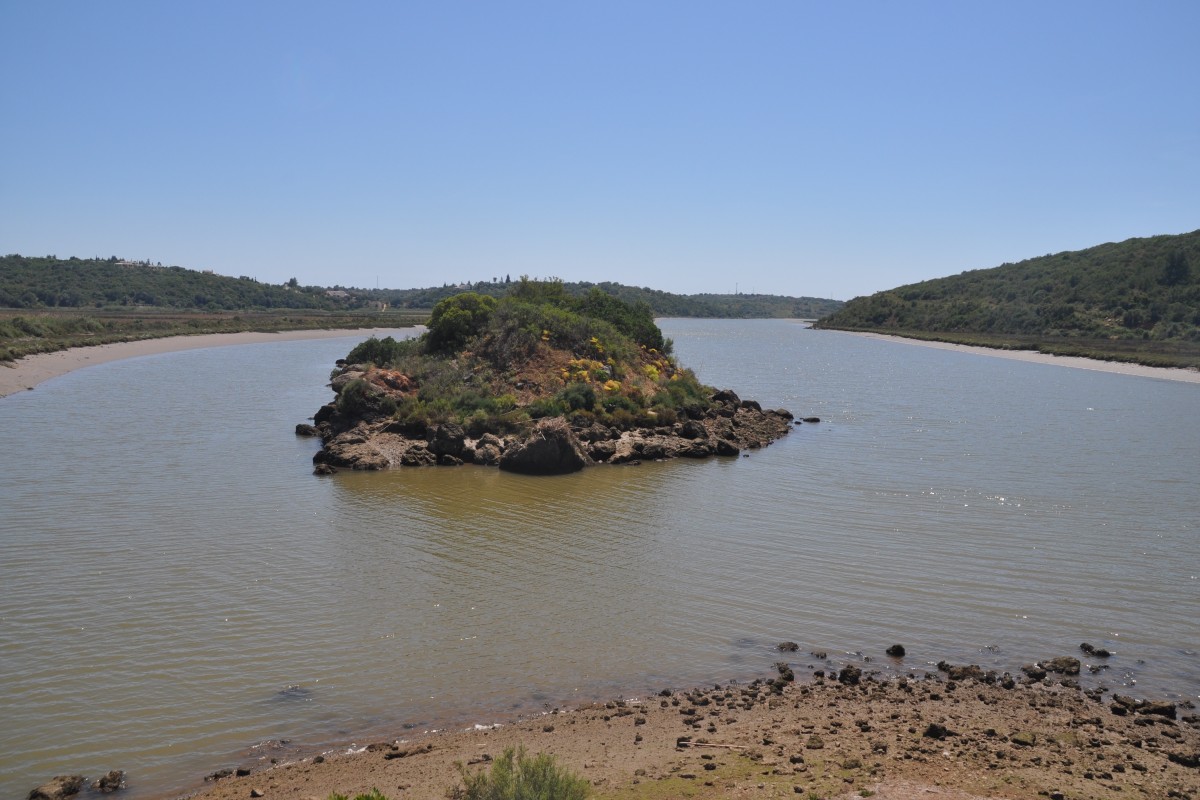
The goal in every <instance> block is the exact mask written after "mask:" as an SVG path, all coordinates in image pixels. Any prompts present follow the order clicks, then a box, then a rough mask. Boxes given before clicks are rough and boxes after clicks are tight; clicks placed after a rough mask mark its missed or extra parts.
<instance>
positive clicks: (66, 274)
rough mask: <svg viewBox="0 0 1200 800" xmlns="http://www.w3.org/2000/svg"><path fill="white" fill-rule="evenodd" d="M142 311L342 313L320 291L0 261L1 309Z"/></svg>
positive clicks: (48, 261) (157, 269) (111, 266)
mask: <svg viewBox="0 0 1200 800" xmlns="http://www.w3.org/2000/svg"><path fill="white" fill-rule="evenodd" d="M128 306H146V307H152V308H173V309H193V310H198V311H241V310H246V309H273V308H295V309H311V310H326V311H333V310H345V309H347V308H349V307H351V306H352V304H351V303H349V302H347V300H346V299H345V298H342V297H340V296H337V295H334V296H330V295H328V294H327V293H326V290H325V289H324V288H322V287H320V286H299V285H297V284H294V283H291V284H284V285H281V286H275V285H272V284H267V283H259V282H258V281H256V280H254V279H253V278H249V277H244V276H243V277H241V278H230V277H228V276H225V275H217V274H215V273H212V272H201V271H197V270H192V269H185V268H183V267H164V266H161V265H151V264H149V263H148V262H131V261H125V260H122V259H118V258H117V257H116V256H113V257H111V258H107V259H78V258H68V259H60V258H56V257H54V256H45V257H27V256H20V255H7V256H2V257H0V307H4V308H20V309H29V310H45V309H56V308H112V307H128Z"/></svg>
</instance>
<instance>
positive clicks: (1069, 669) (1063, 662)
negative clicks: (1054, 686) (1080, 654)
mask: <svg viewBox="0 0 1200 800" xmlns="http://www.w3.org/2000/svg"><path fill="white" fill-rule="evenodd" d="M1042 666H1043V667H1045V668H1046V671H1047V672H1058V673H1061V674H1063V675H1078V674H1079V659H1078V658H1075V657H1074V656H1059V657H1058V658H1052V659H1050V660H1049V661H1043V662H1042Z"/></svg>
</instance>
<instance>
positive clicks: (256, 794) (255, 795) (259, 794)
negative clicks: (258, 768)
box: [250, 789, 263, 797]
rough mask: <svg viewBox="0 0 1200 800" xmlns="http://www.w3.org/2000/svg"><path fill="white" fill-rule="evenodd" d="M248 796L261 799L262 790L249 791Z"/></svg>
mask: <svg viewBox="0 0 1200 800" xmlns="http://www.w3.org/2000/svg"><path fill="white" fill-rule="evenodd" d="M250 796H251V797H262V796H263V790H262V789H251V790H250Z"/></svg>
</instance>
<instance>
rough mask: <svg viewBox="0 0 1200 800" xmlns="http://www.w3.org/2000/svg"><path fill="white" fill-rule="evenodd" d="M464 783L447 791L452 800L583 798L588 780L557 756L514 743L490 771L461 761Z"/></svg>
mask: <svg viewBox="0 0 1200 800" xmlns="http://www.w3.org/2000/svg"><path fill="white" fill-rule="evenodd" d="M458 769H459V771H460V772H461V773H462V779H463V784H464V785H463V786H461V787H455V788H453V789H451V790H450V791H449V792H448V793H447V797H448V798H450V800H583V798H585V797H587V796H588V790H589V788H590V787H589V785H588V782H587V781H586V780H585V779H583V778H580V777H578V776H577V775H575V774H574V773H572V772H571V771H570V770H568V769H566V768H565V767H561V766H559V765H558V764H557V763H556V762H555V759H554V756H551V755H548V754H546V753H540V754H538V755H536V756H528V755H526V754H525V748H524V747H522V748H520V749H519V750H516V751H514V750H513V749H512V748H511V747H510V748H508V749H507V750H505V751H504V754H503V755H501V756H500V757H499V758H497V759H496V760H495V761H494V762H492V770H491V772H490V773H489V772H486V771H484V770H480V771H479V772H471V771H470V770H468V769H467V768H466V767H464V766H463V765H462V764H459V765H458Z"/></svg>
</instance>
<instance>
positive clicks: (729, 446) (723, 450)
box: [717, 439, 742, 456]
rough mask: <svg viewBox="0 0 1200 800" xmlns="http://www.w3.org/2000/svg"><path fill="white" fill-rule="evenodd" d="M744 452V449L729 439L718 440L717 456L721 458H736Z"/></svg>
mask: <svg viewBox="0 0 1200 800" xmlns="http://www.w3.org/2000/svg"><path fill="white" fill-rule="evenodd" d="M740 452H742V448H740V447H738V446H737V445H736V444H734V443H733V442H731V441H729V440H728V439H718V440H717V455H719V456H736V455H737V454H738V453H740Z"/></svg>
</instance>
